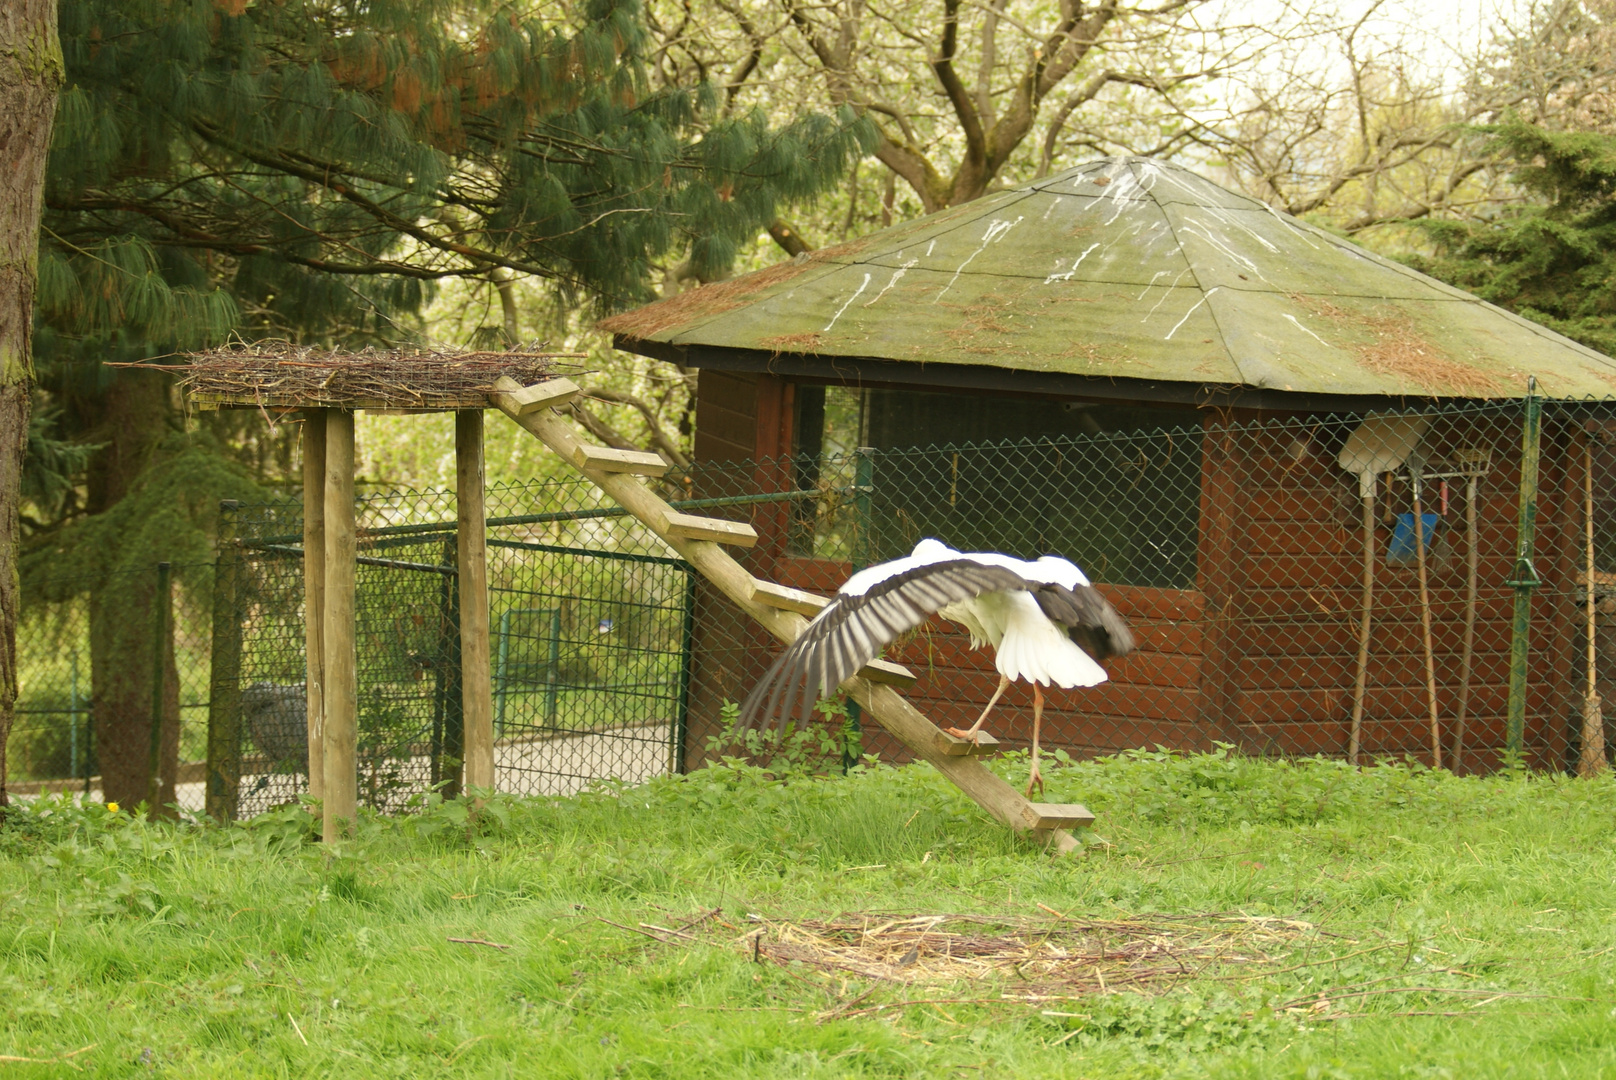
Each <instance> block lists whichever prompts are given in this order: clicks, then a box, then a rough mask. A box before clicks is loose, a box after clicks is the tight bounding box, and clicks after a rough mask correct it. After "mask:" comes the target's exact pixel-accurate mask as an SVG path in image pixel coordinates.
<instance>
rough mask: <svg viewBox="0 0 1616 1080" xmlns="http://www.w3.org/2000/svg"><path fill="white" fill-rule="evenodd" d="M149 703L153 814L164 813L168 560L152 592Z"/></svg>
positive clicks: (170, 599) (170, 596) (149, 807)
mask: <svg viewBox="0 0 1616 1080" xmlns="http://www.w3.org/2000/svg"><path fill="white" fill-rule="evenodd" d="M152 616H153V626H152V695H151V700H152V706H151V760H150V762H149V763H148V764H147V767H146V812H147V813H148V814H150V815H151V816H152V817H157V816H159V814H161V813H163V812H164V811H163V808H162V806H161V805H160V804H159V800H160V799H161V798H162V794H163V714H164V713H165V712H166V711H167V710H166V709H164V708H163V705H164V700H163V699H164V698H165V697H166V695H165V694H164V691H165V690H167V689H168V664H167V660H168V650H169V642H170V639H171V638H172V636H173V632H174V631H173V627H174V583H173V579H172V578H171V577H170V576H169V564H168V563H166V562H160V563H158V564H157V591H156V592H155V593H153V594H152Z"/></svg>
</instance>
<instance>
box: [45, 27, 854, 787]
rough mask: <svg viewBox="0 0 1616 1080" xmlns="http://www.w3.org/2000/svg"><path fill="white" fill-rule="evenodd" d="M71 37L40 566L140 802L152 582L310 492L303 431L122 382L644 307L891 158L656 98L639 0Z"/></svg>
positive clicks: (696, 90)
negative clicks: (454, 291) (201, 407)
mask: <svg viewBox="0 0 1616 1080" xmlns="http://www.w3.org/2000/svg"><path fill="white" fill-rule="evenodd" d="M60 24H61V36H62V42H63V50H64V55H65V59H66V68H67V86H66V88H65V90H64V92H63V95H62V99H61V104H60V107H59V111H58V112H59V114H58V120H57V126H56V132H55V140H54V143H53V149H52V156H51V162H50V170H49V176H48V179H47V190H46V215H45V221H44V226H43V231H42V238H41V245H40V277H41V288H40V293H39V305H38V326H39V332H38V335H37V337H36V350H35V352H36V360H37V364H38V371H39V375H40V378H39V388H40V392H41V395H42V397H41V400H40V402H39V405H40V407H39V410H38V415H39V416H40V418H41V420H40V422H39V423H38V424H37V425H36V429H35V431H34V432H33V435H34V446H35V448H36V452H35V453H34V455H33V457H32V461H33V463H34V465H35V468H34V470H33V472H32V474H31V476H32V481H33V482H32V484H31V486H30V490H29V505H28V507H27V511H28V524H29V525H30V526H31V528H32V530H33V534H34V535H33V537H32V539H31V541H30V544H29V550H28V552H27V554H26V557H25V559H24V564H23V565H24V573H25V576H26V577H28V578H31V579H32V580H33V581H34V582H35V586H36V587H35V589H34V593H35V595H37V596H39V597H41V598H43V599H49V598H51V596H52V595H60V593H61V592H62V591H68V590H83V589H86V588H88V589H89V590H90V591H91V595H92V607H91V622H92V628H91V652H92V657H91V659H92V669H93V672H94V679H95V687H94V689H93V695H94V698H95V702H96V717H97V728H98V731H97V736H98V743H99V745H100V746H101V748H102V751H103V753H102V762H103V765H104V767H105V768H106V770H107V772H106V784H107V787H106V790H107V795H108V797H109V798H125V799H130V801H134V799H135V798H138V797H139V794H140V793H141V791H142V790H143V789H142V788H141V787H140V786H139V783H138V781H139V777H138V775H137V773H138V765H135V764H133V763H134V762H138V761H139V760H141V758H142V757H143V755H141V754H139V753H138V752H137V751H138V750H139V748H140V747H141V746H143V745H144V741H145V739H146V732H147V730H148V727H147V725H148V722H149V717H148V716H147V713H148V712H149V705H148V703H149V701H150V665H149V663H141V662H137V660H136V654H137V653H141V654H142V655H144V653H143V651H142V650H143V649H145V648H147V646H146V645H144V644H143V643H142V641H141V638H142V631H143V628H144V627H145V626H146V622H145V620H143V619H142V618H140V617H139V616H138V614H137V613H138V612H139V611H141V610H144V609H145V608H146V607H147V606H149V603H150V595H149V594H150V587H149V585H148V584H146V582H147V581H148V578H147V577H146V576H145V575H142V574H139V573H135V572H134V571H137V570H139V569H140V568H143V567H149V566H150V565H151V564H152V563H155V562H156V561H157V560H159V559H171V560H174V561H176V562H181V563H187V564H191V563H194V564H203V563H205V559H204V558H203V556H204V555H205V553H206V550H207V545H208V543H209V540H208V531H209V528H210V526H211V524H212V522H213V520H214V517H215V514H216V511H217V506H218V501H219V499H220V498H225V497H236V498H241V497H248V498H251V497H257V496H259V495H260V494H261V492H262V488H263V486H264V485H266V484H273V483H275V482H276V481H278V480H281V479H282V478H284V477H285V476H286V474H287V473H288V472H289V471H290V469H289V466H290V463H291V455H290V442H291V438H290V436H291V434H292V432H293V430H294V428H293V426H291V425H281V426H280V427H279V428H278V429H266V428H265V427H264V426H262V425H261V424H260V423H259V418H257V417H255V416H253V415H251V414H246V413H242V414H226V415H224V416H218V417H209V418H206V419H204V420H201V421H197V420H196V419H194V418H191V417H187V416H186V415H184V413H183V410H182V409H181V408H180V407H179V403H178V402H177V401H175V400H174V396H173V390H172V386H171V384H170V382H169V380H168V379H167V378H166V377H165V376H164V374H163V373H162V371H160V370H151V369H149V368H120V367H118V366H116V364H117V362H136V361H150V360H153V359H156V360H159V361H161V360H165V359H168V358H172V357H173V356H174V354H175V353H176V352H179V351H183V350H186V349H193V348H196V347H199V346H203V345H206V344H209V343H213V342H217V341H220V340H222V339H223V338H224V337H225V336H226V335H229V334H236V335H240V336H244V337H251V338H261V337H283V338H288V339H291V340H293V341H297V342H304V343H319V344H326V345H342V346H345V347H359V346H363V345H365V344H368V343H384V342H386V343H391V342H398V341H408V340H411V339H412V338H415V337H418V336H420V335H422V334H423V333H424V328H423V325H422V318H421V313H422V309H423V307H424V306H425V305H426V304H427V303H428V302H429V301H430V300H431V299H432V298H433V296H434V295H435V293H436V292H437V290H438V289H439V288H440V287H442V286H443V285H444V284H445V283H455V282H460V281H482V282H488V283H491V284H494V285H495V286H496V287H497V286H498V285H500V284H503V283H507V282H509V280H510V277H511V275H513V274H519V275H523V276H524V277H525V278H526V279H527V280H529V281H532V282H537V283H539V284H540V286H541V287H542V288H543V289H544V290H545V292H546V294H547V295H548V296H549V297H550V299H551V302H552V304H553V305H557V306H559V307H562V308H564V309H566V310H569V311H585V310H592V311H601V310H608V309H611V308H614V307H619V306H623V305H626V304H631V303H634V302H637V301H640V300H644V299H647V298H649V297H651V296H653V295H654V292H653V288H652V282H653V280H654V266H655V264H656V263H657V261H658V260H661V259H664V258H666V257H669V256H671V255H678V256H679V257H682V258H683V259H685V260H686V261H687V262H688V263H689V264H690V265H691V266H692V267H693V268H694V272H695V273H697V274H700V275H702V276H706V277H711V276H716V275H719V274H721V273H723V272H724V271H725V269H726V268H727V267H728V266H729V265H730V264H731V263H732V262H733V261H734V259H735V257H736V254H737V252H738V251H739V249H740V248H741V247H742V246H743V245H744V244H746V243H747V242H748V241H749V240H750V239H751V238H752V236H753V235H755V233H756V231H757V230H758V229H759V228H760V227H761V226H762V225H763V224H765V223H766V222H767V221H769V220H770V219H772V218H773V217H774V216H775V214H776V213H777V206H778V205H779V204H781V203H783V202H785V201H793V202H802V201H805V200H810V199H812V198H813V197H814V196H815V195H816V194H817V193H819V192H820V191H821V190H823V189H824V188H825V187H826V186H827V185H829V184H831V183H833V182H834V181H835V180H836V179H837V178H838V177H839V176H840V175H841V174H842V173H843V172H844V171H845V170H846V168H847V167H848V166H849V165H850V163H851V162H852V160H853V159H854V158H855V157H856V156H857V155H858V154H859V153H860V151H861V150H862V148H863V147H864V145H865V144H866V143H867V141H868V132H867V125H865V124H864V123H863V122H862V121H860V120H859V119H858V118H857V117H856V116H854V115H853V113H852V112H851V111H850V110H842V111H841V112H840V113H836V114H830V113H824V112H812V111H806V112H801V113H799V114H798V115H795V116H793V117H791V118H789V119H786V120H784V121H782V122H774V121H773V120H772V119H771V118H770V117H768V116H766V115H765V114H763V113H762V112H760V111H757V110H749V111H736V110H728V111H726V110H724V109H723V108H722V107H721V95H720V94H719V93H718V92H717V91H716V90H715V89H714V88H712V87H711V86H708V85H704V84H701V83H695V84H692V85H688V86H681V87H658V86H655V85H654V84H653V82H652V80H651V79H650V78H649V75H648V69H647V62H646V52H647V49H648V47H649V45H650V39H649V37H648V34H647V30H646V25H645V22H644V20H643V18H642V15H641V12H640V9H639V8H638V6H637V4H636V3H635V0H589V2H587V3H581V4H576V5H573V4H554V5H548V6H546V5H531V6H523V7H519V8H517V7H511V6H508V5H503V4H481V3H477V2H475V0H372V2H366V3H344V2H337V3H324V2H312V0H281V2H273V3H270V2H265V3H257V4H250V3H247V2H246V0H220V2H209V0H67V2H65V3H63V4H62V5H61V18H60ZM80 466H82V471H79V469H80ZM195 576H197V577H199V578H200V577H205V570H201V569H198V570H197V571H196V575H195ZM51 582H55V583H56V585H57V587H56V590H55V592H54V593H53V591H52V589H51V588H50V587H49V586H50V583H51ZM192 584H193V585H203V584H205V582H204V581H200V580H198V581H193V582H192ZM170 744H171V746H172V744H173V740H172V739H170ZM126 759H127V760H126ZM119 765H128V768H124V769H122V771H121V772H118V771H117V769H115V766H119ZM164 771H165V774H167V775H172V773H171V770H164ZM115 772H116V773H117V775H115ZM125 773H127V775H125Z"/></svg>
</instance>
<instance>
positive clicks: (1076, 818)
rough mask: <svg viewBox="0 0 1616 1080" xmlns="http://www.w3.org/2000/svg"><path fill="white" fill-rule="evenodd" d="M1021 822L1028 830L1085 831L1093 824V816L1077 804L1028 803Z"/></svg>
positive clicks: (1085, 808) (1022, 812)
mask: <svg viewBox="0 0 1616 1080" xmlns="http://www.w3.org/2000/svg"><path fill="white" fill-rule="evenodd" d="M1021 820H1023V821H1025V822H1026V823H1027V827H1028V828H1029V829H1086V828H1088V827H1089V826H1090V825H1093V824H1094V815H1093V814H1091V813H1089V809H1088V807H1086V806H1082V805H1080V804H1078V803H1070V804H1065V805H1063V804H1061V803H1045V802H1030V803H1028V804H1027V805H1026V806H1025V807H1024V808H1023V809H1022V811H1021Z"/></svg>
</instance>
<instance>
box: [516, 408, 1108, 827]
mask: <svg viewBox="0 0 1616 1080" xmlns="http://www.w3.org/2000/svg"><path fill="white" fill-rule="evenodd" d="M495 386H496V392H495V393H494V394H492V395H490V398H491V400H492V401H493V403H494V404H495V405H496V406H498V407H499V408H500V409H501V410H502V411H504V412H505V413H506V415H508V416H510V417H511V418H512V419H513V420H515V421H516V422H517V423H518V424H520V425H521V426H522V427H523V428H524V429H525V430H526V431H528V432H529V433H531V434H532V435H534V436H535V437H537V438H538V439H540V440H542V441H543V442H544V443H545V444H546V445H547V446H549V447H550V448H551V449H552V450H554V451H555V452H556V453H557V454H559V455H561V457H562V459H563V460H567V461H570V460H571V459H572V451H573V449H574V448H575V447H577V445H578V442H579V440H578V437H577V435H576V434H575V433H574V432H573V430H572V427H571V425H569V424H567V423H566V422H565V421H563V420H562V419H561V418H560V417H559V416H557V415H555V414H554V413H552V412H545V411H540V412H536V413H533V414H531V415H528V416H521V417H518V416H517V415H516V413H515V406H514V404H513V403H511V402H510V401H509V400H508V393H507V392H508V391H510V390H515V389H519V384H518V383H517V382H516V381H515V380H514V379H501V380H500V381H499V382H498V383H496V384H495ZM596 483H597V484H598V485H599V486H600V488H601V490H602V491H604V492H606V494H608V495H610V496H611V497H612V498H614V499H616V500H617V502H618V503H619V504H620V505H621V506H622V507H623V508H624V509H625V510H627V511H628V512H629V513H631V514H633V515H634V516H635V517H636V518H638V519H639V520H640V521H642V522H644V523H646V524H647V525H650V526H651V527H653V528H656V527H657V526H658V525H661V524H663V523H664V522H666V520H667V515H668V514H671V513H673V510H672V508H671V507H669V506H668V504H667V503H666V502H664V501H663V500H662V499H661V498H659V497H658V496H657V495H656V493H655V492H653V491H651V490H650V489H648V488H647V487H646V486H645V485H644V484H642V483H640V481H639V480H637V479H635V478H634V477H632V476H625V475H623V474H622V473H604V474H602V475H601V477H600V479H599V480H597V481H596ZM665 538H666V539H667V542H668V544H669V546H670V547H672V548H673V549H674V550H675V551H677V552H678V553H679V554H680V555H681V556H683V557H684V558H685V559H686V560H687V561H688V562H689V563H690V564H691V565H692V566H693V567H695V568H696V571H697V572H698V573H699V574H701V575H702V576H703V577H705V578H706V579H707V580H708V581H710V582H712V583H713V584H714V585H715V586H717V587H718V589H719V590H720V591H722V592H723V593H724V595H725V596H727V597H729V599H730V600H731V601H732V602H733V603H735V604H736V605H737V606H738V607H739V608H740V609H741V610H742V611H744V612H746V613H747V614H748V615H750V616H752V618H754V619H755V620H757V622H758V623H759V624H761V625H762V626H763V628H764V629H765V630H767V631H768V632H769V633H771V634H773V635H774V636H775V637H777V638H779V639H780V640H781V641H785V642H791V641H795V640H796V639H797V636H798V635H799V634H801V633H802V631H803V628H804V627H806V626H807V625H808V623H807V620H805V619H804V618H803V617H802V616H801V615H799V614H797V613H796V612H794V611H781V610H779V609H778V608H771V607H768V606H766V605H764V604H760V603H758V602H757V601H755V600H753V599H752V589H753V586H754V584H755V583H756V579H755V578H753V577H752V575H751V574H750V573H748V572H747V570H746V568H745V567H743V566H741V564H740V563H738V562H736V561H735V558H734V556H732V555H730V553H729V552H727V551H725V550H724V549H723V548H722V547H720V546H718V545H716V544H702V543H693V542H691V541H690V540H688V539H686V538H685V537H681V536H677V535H674V534H672V533H667V534H665ZM842 687H843V689H845V690H846V691H847V695H848V696H849V697H851V698H852V699H853V700H854V701H856V702H858V703H859V705H860V706H861V707H862V708H863V709H864V712H865V715H866V716H868V717H869V718H870V719H872V720H874V721H875V722H877V723H878V724H880V725H881V726H882V727H884V728H885V729H886V730H887V731H888V732H889V733H890V734H891V735H892V736H893V737H895V738H896V739H898V740H899V741H900V742H902V743H903V744H904V745H905V746H907V747H909V749H910V750H912V751H913V752H914V753H915V755H916V756H917V757H921V758H924V759H925V760H926V761H927V762H928V763H930V764H931V765H932V766H933V767H934V768H935V769H937V771H938V772H940V773H942V774H943V775H944V776H945V777H947V778H948V779H949V781H950V782H952V783H953V784H954V785H955V786H956V787H958V788H959V789H960V790H961V791H963V792H964V793H965V794H966V795H967V796H968V797H970V798H971V799H972V800H973V801H975V802H976V804H977V805H978V806H981V807H982V808H983V809H984V810H986V811H987V812H988V813H989V814H990V815H992V817H993V818H994V819H995V820H997V821H1000V822H1002V823H1004V824H1005V825H1008V826H1010V827H1011V828H1017V829H1027V828H1030V826H1029V825H1028V823H1027V822H1026V820H1025V818H1024V816H1023V814H1022V810H1023V808H1024V807H1026V806H1028V805H1029V804H1028V802H1027V799H1026V798H1025V797H1024V796H1023V795H1022V794H1021V792H1019V791H1017V790H1016V789H1015V788H1013V787H1011V786H1010V785H1009V784H1008V783H1006V782H1005V781H1004V780H1003V779H1002V778H1001V777H999V776H997V775H995V774H994V773H993V772H992V771H990V770H989V769H987V768H986V767H985V766H983V764H982V763H981V762H980V761H977V760H976V759H974V758H970V757H953V756H951V755H948V754H940V753H938V752H937V749H936V746H935V742H934V740H935V739H936V737H937V732H938V730H939V729H938V728H937V726H936V725H935V724H933V723H932V722H931V721H930V720H928V719H926V718H925V717H924V716H922V715H921V714H920V712H919V711H918V710H916V709H915V707H914V706H912V705H910V704H909V703H908V702H907V701H905V700H904V699H903V698H902V697H900V696H899V695H898V693H897V691H895V690H893V689H892V688H891V687H890V686H882V685H880V684H878V683H872V682H870V681H869V680H867V679H860V678H852V679H849V680H847V682H845V683H843V684H842ZM1047 839H1048V842H1049V843H1050V844H1051V846H1053V847H1054V848H1055V849H1056V850H1058V851H1062V852H1068V851H1073V850H1076V849H1077V848H1079V847H1081V845H1080V844H1079V843H1078V841H1077V838H1076V837H1074V836H1072V835H1071V834H1070V833H1068V832H1065V831H1064V830H1061V829H1054V830H1050V831H1049V833H1048V837H1047Z"/></svg>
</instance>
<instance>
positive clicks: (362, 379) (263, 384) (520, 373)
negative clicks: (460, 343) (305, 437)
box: [180, 342, 580, 410]
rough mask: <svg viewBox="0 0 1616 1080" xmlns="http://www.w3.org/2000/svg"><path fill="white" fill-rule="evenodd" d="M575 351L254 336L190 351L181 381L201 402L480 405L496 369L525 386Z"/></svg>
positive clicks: (550, 374)
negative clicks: (352, 344) (310, 342)
mask: <svg viewBox="0 0 1616 1080" xmlns="http://www.w3.org/2000/svg"><path fill="white" fill-rule="evenodd" d="M579 355H580V354H576V353H551V352H541V351H538V350H520V351H514V352H463V353H461V352H438V351H432V350H427V349H412V350H404V349H390V350H383V349H365V350H363V351H360V352H336V351H328V350H323V349H312V348H302V347H299V346H296V345H289V344H285V343H280V342H260V343H257V344H253V345H236V346H231V347H229V348H223V349H214V350H211V351H209V352H204V353H193V354H191V356H190V358H189V359H190V364H189V366H188V367H187V368H186V370H185V374H184V375H183V376H181V378H180V385H181V386H182V387H183V388H184V389H185V391H186V393H187V394H189V395H190V396H191V398H192V399H193V400H194V401H196V402H197V403H198V404H199V405H204V406H206V405H216V406H217V405H248V406H259V407H281V408H335V409H361V408H363V409H423V410H449V409H463V408H481V407H482V406H485V405H487V404H488V395H489V393H490V392H492V390H493V389H494V383H495V382H496V381H498V380H499V379H500V378H501V377H502V376H509V377H510V378H512V379H515V380H516V381H517V382H519V383H521V384H522V385H523V386H529V385H531V384H533V383H536V382H542V381H543V380H545V379H549V378H554V377H555V376H557V375H560V374H563V373H568V374H571V373H575V372H576V371H577V370H578V366H577V365H576V364H559V363H557V361H558V360H564V359H577V358H578V357H579Z"/></svg>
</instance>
